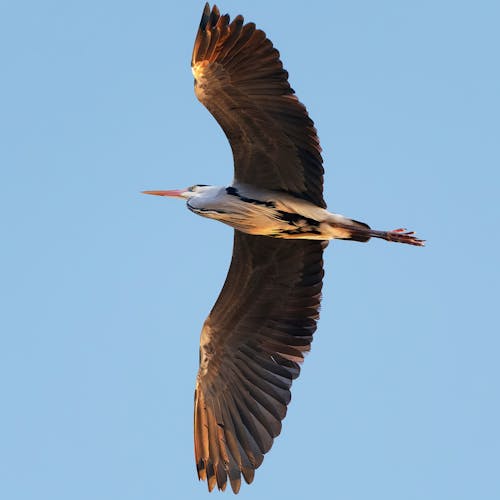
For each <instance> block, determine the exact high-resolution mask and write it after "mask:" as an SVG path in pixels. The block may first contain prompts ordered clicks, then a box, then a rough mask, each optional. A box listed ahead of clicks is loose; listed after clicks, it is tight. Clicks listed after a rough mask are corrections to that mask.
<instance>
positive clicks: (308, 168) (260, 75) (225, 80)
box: [144, 4, 424, 493]
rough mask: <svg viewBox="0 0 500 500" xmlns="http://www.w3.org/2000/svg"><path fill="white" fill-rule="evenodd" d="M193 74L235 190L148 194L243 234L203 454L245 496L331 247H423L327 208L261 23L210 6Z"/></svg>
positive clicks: (198, 423)
mask: <svg viewBox="0 0 500 500" xmlns="http://www.w3.org/2000/svg"><path fill="white" fill-rule="evenodd" d="M191 67H192V72H193V75H194V79H195V80H194V82H195V86H194V88H195V93H196V96H197V97H198V99H199V100H200V101H201V102H202V103H203V105H204V106H205V107H206V108H207V109H208V110H209V111H210V113H211V114H212V115H213V116H214V117H215V119H216V120H217V122H218V123H219V125H220V126H221V127H222V129H223V131H224V133H225V134H226V136H227V138H228V140H229V142H230V145H231V148H232V152H233V159H234V179H233V182H232V184H231V185H230V186H207V185H203V184H198V185H195V186H191V187H188V188H186V189H178V190H170V191H144V192H145V193H147V194H154V195H159V196H170V197H177V198H183V199H185V200H186V202H187V207H188V208H189V210H191V211H192V212H194V213H196V214H198V215H202V216H203V217H208V218H211V219H216V220H219V221H221V222H224V223H225V224H228V225H230V226H232V227H233V228H234V244H233V256H232V261H231V265H230V268H229V273H228V275H227V278H226V281H225V283H224V286H223V288H222V291H221V293H220V295H219V298H218V299H217V301H216V303H215V305H214V307H213V309H212V311H211V312H210V314H209V316H208V317H207V319H206V321H205V323H204V325H203V328H202V331H201V339H200V366H199V371H198V375H197V379H196V389H195V402H194V405H195V409H194V448H195V459H196V467H197V471H198V477H199V478H200V479H204V480H207V482H208V489H209V491H212V490H213V489H214V487H215V486H217V487H218V488H219V489H221V490H224V489H225V488H226V485H227V482H228V480H229V482H230V484H231V487H232V490H233V491H234V493H237V492H238V491H239V489H240V486H241V477H242V476H243V478H244V479H245V481H246V482H247V483H251V482H252V480H253V478H254V473H255V470H256V469H257V468H258V467H259V466H260V465H261V463H262V461H263V458H264V454H265V453H267V452H268V451H269V449H270V448H271V446H272V444H273V440H274V438H275V437H276V436H278V434H279V433H280V431H281V425H282V420H283V418H284V417H285V415H286V411H287V405H288V403H289V402H290V387H291V385H292V381H293V380H294V379H295V378H297V377H298V375H299V372H300V365H301V363H302V361H303V359H304V354H305V353H306V352H307V351H309V350H310V347H311V341H312V338H313V333H314V331H315V330H316V323H317V320H318V311H319V305H320V300H321V288H322V280H323V260H322V254H323V251H324V249H325V248H326V246H327V244H328V240H331V239H343V240H354V241H360V242H366V241H368V240H369V239H370V238H373V237H374V238H382V239H384V240H388V241H394V242H400V243H407V244H410V245H416V246H422V245H423V244H424V242H423V241H422V240H419V239H417V238H416V237H415V236H414V233H413V232H408V231H406V230H404V229H396V230H394V231H376V230H373V229H371V228H370V227H369V226H368V225H367V224H365V223H363V222H358V221H355V220H352V219H349V218H347V217H344V216H342V215H339V214H334V213H330V212H329V211H327V210H326V203H325V201H324V199H323V172H324V170H323V160H322V157H321V147H320V144H319V140H318V136H317V133H316V129H315V128H314V124H313V122H312V120H311V119H310V118H309V115H308V113H307V111H306V108H305V107H304V105H303V104H302V103H301V102H300V101H299V100H298V99H297V97H296V96H295V93H294V91H293V89H292V88H291V87H290V85H289V83H288V73H287V72H286V71H285V70H284V69H283V65H282V63H281V61H280V56H279V52H278V51H277V50H276V49H275V48H274V47H273V44H272V43H271V41H270V40H269V39H268V38H267V37H266V34H265V33H264V32H263V31H262V30H259V29H257V28H256V27H255V24H254V23H246V24H245V23H244V20H243V17H242V16H236V17H235V18H234V19H233V21H231V20H230V18H229V15H227V14H226V15H220V13H219V9H218V8H217V7H216V6H215V5H214V6H213V8H212V9H210V6H209V5H208V4H206V5H205V8H204V10H203V15H202V18H201V22H200V25H199V29H198V33H197V35H196V39H195V43H194V50H193V55H192V62H191Z"/></svg>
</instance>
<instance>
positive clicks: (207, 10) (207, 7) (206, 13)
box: [200, 2, 210, 30]
mask: <svg viewBox="0 0 500 500" xmlns="http://www.w3.org/2000/svg"><path fill="white" fill-rule="evenodd" d="M209 19H210V5H209V3H208V2H207V3H206V4H205V7H204V8H203V14H202V15H201V20H200V29H201V30H204V29H205V28H206V27H207V24H208V21H209Z"/></svg>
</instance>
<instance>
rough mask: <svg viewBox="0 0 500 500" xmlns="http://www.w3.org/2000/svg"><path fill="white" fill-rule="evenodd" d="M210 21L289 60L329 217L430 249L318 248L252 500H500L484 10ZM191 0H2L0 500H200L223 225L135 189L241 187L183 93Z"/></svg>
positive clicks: (495, 81) (203, 116) (495, 107)
mask: <svg viewBox="0 0 500 500" xmlns="http://www.w3.org/2000/svg"><path fill="white" fill-rule="evenodd" d="M219 6H220V8H221V10H222V11H223V12H229V13H231V14H232V15H235V14H238V13H242V14H244V15H245V17H246V19H247V20H252V21H255V22H256V23H257V24H258V26H259V27H261V28H263V29H264V30H265V31H266V32H267V33H268V35H269V37H270V38H271V39H272V40H273V41H274V43H275V45H276V46H277V47H278V48H279V50H280V51H281V54H282V59H283V61H284V63H285V66H286V68H287V69H288V70H289V72H290V75H291V77H290V80H291V83H292V86H293V87H294V88H295V90H296V91H297V94H298V96H299V97H300V99H301V100H302V101H303V102H304V103H305V104H306V105H307V107H308V109H309V111H310V114H311V116H312V118H313V119H314V120H315V122H316V125H317V127H318V130H319V134H320V138H321V140H322V145H323V148H324V157H325V166H326V172H327V173H326V177H325V192H326V199H327V200H328V201H329V208H330V209H331V210H333V211H337V212H340V213H344V214H346V215H348V216H351V217H353V218H356V219H359V220H363V221H366V222H368V223H369V224H370V225H372V226H373V227H375V228H378V229H392V228H395V227H400V226H405V227H408V228H410V229H415V230H417V231H418V234H419V235H421V236H422V237H424V238H426V239H427V240H428V246H427V247H426V248H424V249H420V248H413V247H405V246H403V245H395V244H387V243H385V242H382V241H372V242H370V243H369V244H366V245H362V244H355V243H351V242H338V243H334V244H332V245H330V247H329V248H328V251H327V252H326V255H325V267H326V278H325V288H324V300H323V307H322V317H321V321H320V324H319V328H318V331H317V333H316V334H315V340H314V343H313V349H312V352H311V353H310V355H309V356H308V358H307V360H306V363H305V365H304V368H303V372H302V375H301V377H300V379H299V380H297V382H296V383H295V385H294V390H293V399H292V403H291V406H290V409H289V414H288V416H287V418H286V420H285V423H284V428H283V432H282V435H281V436H280V437H279V438H278V439H277V441H276V443H275V445H274V447H273V449H272V451H271V452H270V453H269V454H268V455H267V457H266V459H265V461H264V464H263V466H262V467H261V468H260V469H259V471H258V473H257V474H256V479H255V482H254V484H253V485H251V486H250V487H242V491H241V493H240V498H260V499H270V498H278V496H277V495H279V498H288V499H290V500H292V499H303V498H328V499H336V500H366V499H370V500H422V499H425V500H471V499H476V498H477V499H481V500H496V499H498V498H500V474H499V470H500V451H499V450H500V430H499V422H500V391H499V380H500V369H499V361H498V360H499V352H500V340H499V331H500V328H499V326H498V310H499V293H500V290H499V267H500V266H499V259H498V254H499V245H500V238H499V224H498V223H499V220H500V217H499V201H498V190H499V184H500V174H499V171H500V154H499V137H500V131H499V116H500V106H499V95H500V83H499V82H500V74H499V71H500V70H499V64H498V48H499V44H500V41H499V31H498V19H499V16H500V7H499V4H498V2H495V1H493V0H492V1H481V0H479V1H476V2H464V1H456V0H455V1H439V0H438V1H427V0H422V1H419V2H408V1H399V0H398V1H396V0H393V1H389V0H380V1H378V2H373V1H371V0H360V1H357V2H338V1H317V2H315V1H310V2H270V1H269V0H266V1H263V0H251V1H250V0H245V1H244V0H238V1H236V0H232V1H229V0H225V1H221V2H220V4H219ZM202 8H203V2H202V1H189V2H168V1H165V0H162V1H159V0H157V1H146V2H131V1H123V0H122V1H119V2H118V1H95V0H89V1H87V2H72V1H62V0H60V1H55V0H47V1H43V2H41V1H33V0H32V1H29V0H24V1H23V0H19V1H11V2H1V3H0V61H1V70H0V71H1V76H0V91H1V98H0V143H1V146H0V168H1V184H0V190H1V196H0V203H1V208H0V209H1V218H2V244H1V247H0V253H1V260H0V261H1V278H0V287H1V294H2V298H1V307H2V312H1V315H0V328H1V333H0V394H1V411H0V495H1V497H2V498H5V499H8V500H31V499H37V500H67V499H71V500H89V499H92V500H109V499H120V500H137V499H148V500H156V499H158V500H164V499H180V498H182V499H194V498H196V499H199V498H205V497H206V498H208V493H207V492H206V487H205V485H204V484H202V483H198V481H197V479H196V475H195V468H194V463H193V445H192V404H193V388H194V380H195V375H196V371H197V362H198V338H199V331H200V328H201V325H202V322H203V320H204V318H205V316H206V314H207V313H208V312H209V310H210V308H211V306H212V304H213V302H214V300H215V298H216V296H217V294H218V292H219V289H220V287H221V285H222V283H223V280H224V278H225V274H226V270H227V266H228V262H229V259H230V255H231V242H232V231H231V229H230V228H228V227H226V226H223V225H222V224H217V223H215V222H213V221H209V220H205V219H202V218H200V217H196V216H195V215H193V214H191V213H190V212H189V211H188V210H186V208H185V206H184V204H183V203H182V202H179V201H175V200H166V199H160V198H155V197H147V196H143V195H140V194H139V192H140V191H141V190H143V189H167V188H179V187H185V186H188V185H190V184H194V183H205V184H225V183H228V182H230V180H231V178H232V163H231V156H230V150H229V146H228V144H227V142H226V139H225V137H224V136H223V134H222V132H221V131H220V130H219V128H218V126H217V125H216V123H215V121H214V120H213V119H212V117H211V116H210V115H209V113H208V112H207V111H206V110H205V109H204V108H203V107H202V106H201V104H199V103H198V102H197V100H196V98H195V97H194V94H193V89H192V87H193V85H192V76H191V73H190V68H189V59H190V55H191V49H192V43H193V39H194V35H195V31H196V27H197V24H198V22H199V17H200V14H201V11H202ZM212 495H213V497H215V496H217V494H212ZM229 496H230V495H229Z"/></svg>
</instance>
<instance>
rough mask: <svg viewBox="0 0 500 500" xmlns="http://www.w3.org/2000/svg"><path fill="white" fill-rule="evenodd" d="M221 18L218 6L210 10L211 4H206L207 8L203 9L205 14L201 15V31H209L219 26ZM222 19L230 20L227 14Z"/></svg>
mask: <svg viewBox="0 0 500 500" xmlns="http://www.w3.org/2000/svg"><path fill="white" fill-rule="evenodd" d="M220 17H221V15H220V11H219V8H218V7H217V5H214V6H213V7H212V10H210V4H209V3H208V2H207V3H206V4H205V7H204V8H203V13H202V15H201V20H200V30H201V31H205V30H207V29H210V28H213V27H214V26H215V25H216V24H217V22H218V20H219V18H220ZM222 17H224V18H227V19H229V16H228V15H227V14H226V15H225V16H222Z"/></svg>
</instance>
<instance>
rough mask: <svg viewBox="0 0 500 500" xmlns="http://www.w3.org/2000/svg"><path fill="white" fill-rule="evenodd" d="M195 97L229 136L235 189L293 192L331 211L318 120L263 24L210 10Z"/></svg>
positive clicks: (197, 55) (195, 59)
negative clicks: (326, 196) (291, 80)
mask: <svg viewBox="0 0 500 500" xmlns="http://www.w3.org/2000/svg"><path fill="white" fill-rule="evenodd" d="M192 70H193V74H194V77H195V93H196V96H197V97H198V99H199V100H200V101H201V102H202V103H203V104H204V105H205V106H206V107H207V109H208V110H209V111H210V113H212V115H213V116H214V117H215V119H216V120H217V122H218V123H219V124H220V126H221V127H222V129H223V130H224V132H225V134H226V136H227V138H228V139H229V142H230V144H231V148H232V151H233V158H234V169H235V172H234V176H235V177H234V181H235V183H244V184H250V185H252V186H255V187H257V188H264V189H272V190H278V191H286V192H288V193H291V194H293V195H295V196H298V197H302V198H304V199H307V200H309V201H311V202H313V203H314V204H316V205H318V206H321V207H326V205H325V202H324V199H323V172H324V171H323V166H322V163H323V160H322V157H321V147H320V144H319V139H318V136H317V133H316V129H315V128H314V124H313V122H312V120H311V119H310V118H309V116H308V113H307V111H306V108H305V107H304V105H303V104H302V103H301V102H300V101H299V100H298V99H297V97H296V96H295V94H294V91H293V89H292V88H291V87H290V85H289V83H288V73H287V72H286V71H285V70H284V69H283V64H282V63H281V60H280V55H279V52H278V51H277V50H276V49H275V48H274V47H273V44H272V43H271V41H270V40H269V39H268V38H266V34H265V33H264V32H263V31H261V30H259V29H256V27H255V24H253V23H247V24H244V21H243V18H242V17H241V16H237V17H236V18H235V19H234V20H233V21H232V22H230V19H229V16H228V15H227V14H226V15H224V16H221V15H220V13H219V10H218V9H217V7H216V6H214V7H213V9H212V10H211V11H210V8H209V6H208V4H207V5H206V6H205V10H204V12H203V16H202V19H201V22H200V27H199V29H198V33H197V35H196V40H195V44H194V49H193V56H192Z"/></svg>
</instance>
